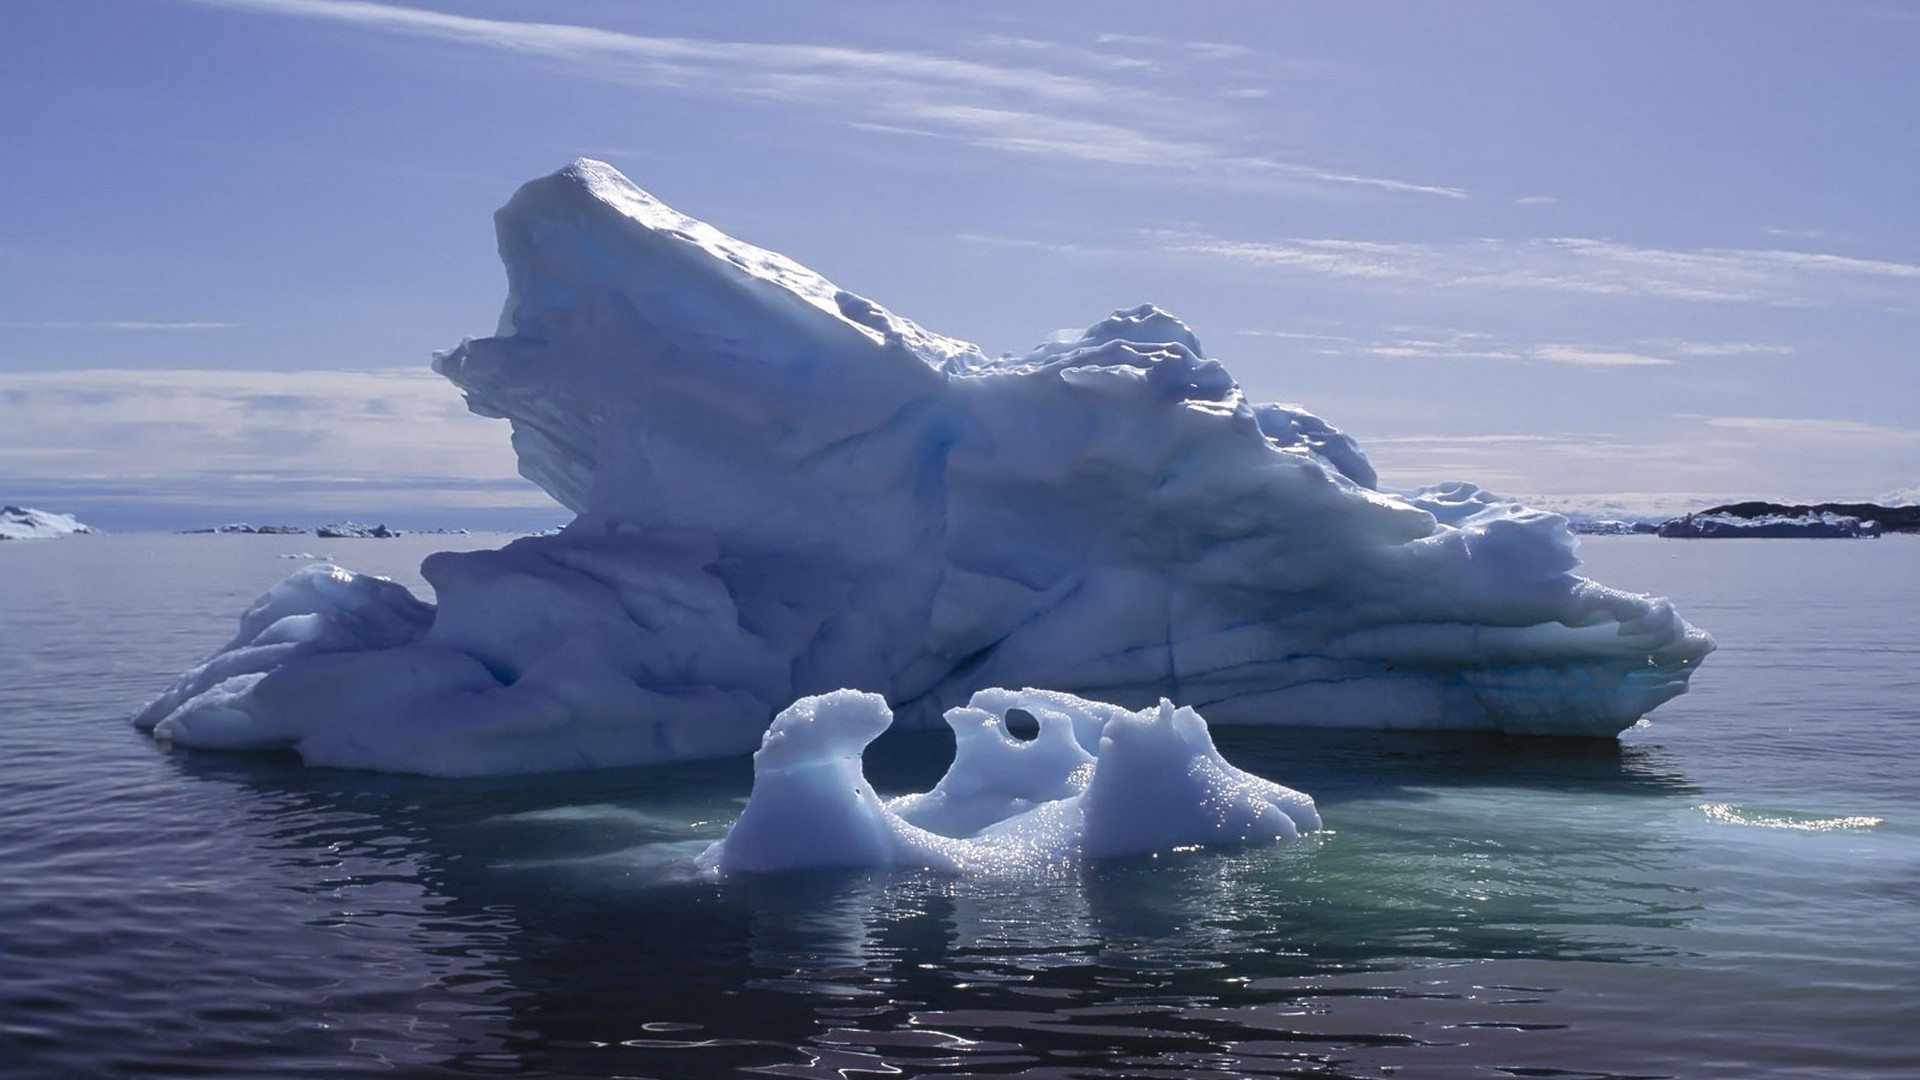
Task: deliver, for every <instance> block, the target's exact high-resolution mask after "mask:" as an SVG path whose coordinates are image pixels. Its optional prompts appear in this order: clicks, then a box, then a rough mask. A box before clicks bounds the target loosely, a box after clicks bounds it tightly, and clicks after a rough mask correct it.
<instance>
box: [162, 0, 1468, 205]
mask: <svg viewBox="0 0 1920 1080" xmlns="http://www.w3.org/2000/svg"><path fill="white" fill-rule="evenodd" d="M197 2H199V3H204V4H210V5H213V6H218V7H225V8H231V9H236V10H244V11H251V12H257V13H261V14H270V15H279V16H285V17H293V18H306V19H321V20H327V21H331V22H337V23H344V24H348V25H352V26H358V27H361V28H364V29H368V30H373V31H379V32H385V33H393V34H403V35H407V36H411V37H417V38H427V39H432V40H437V41H443V42H448V43H451V44H456V45H462V46H468V47H476V48H487V49H494V50H498V51H502V52H508V53H514V54H518V55H521V56H527V57H532V58H535V59H540V60H546V61H558V62H561V63H564V64H565V65H566V70H567V71H569V72H573V73H579V74H586V75H590V76H592V77H594V78H598V79H601V80H603V81H608V82H615V83H621V84H626V85H639V86H645V87H649V88H655V89H665V90H670V91H676V92H683V93H690V94H708V95H723V96H730V97H734V98H741V99H749V100H756V101H763V102H780V103H793V102H800V103H804V104H806V105H808V106H810V107H812V108H815V109H825V110H827V111H829V113H830V114H831V115H833V116H834V118H836V119H838V120H840V121H842V122H844V123H848V124H852V125H855V126H857V127H858V128H859V129H861V130H865V131H871V132H875V133H880V134H902V135H914V136H923V137H924V136H933V137H939V138H945V139H952V140H956V141H959V142H962V143H965V144H967V145H969V146H974V147H978V148H981V149H986V150H992V151H997V152H1000V153H1008V154H1022V155H1043V156H1053V157H1058V158H1063V159H1068V160H1073V161H1079V162H1087V163H1093V164H1105V165H1118V166H1137V165H1142V164H1153V165H1156V166H1168V165H1173V166H1177V172H1178V173H1179V175H1181V176H1183V177H1187V178H1191V177H1194V176H1199V177H1202V178H1204V179H1206V180H1208V181H1209V182H1216V183H1223V184H1237V185H1243V186H1244V185H1248V184H1272V183H1273V182H1275V181H1276V180H1287V181H1292V183H1291V184H1290V185H1287V186H1285V187H1282V188H1278V189H1275V190H1277V191H1280V192H1286V193H1291V194H1294V195H1299V196H1303V197H1310V196H1312V195H1314V194H1316V193H1326V192H1330V191H1374V192H1385V193H1390V194H1397V195H1413V196H1427V197H1438V198H1446V199H1464V198H1467V196H1468V193H1467V192H1466V191H1465V190H1464V189H1461V188H1458V187H1453V186H1448V185H1441V184H1426V183H1419V182H1415V181H1411V180H1406V179H1401V178H1394V177H1380V176H1370V175H1366V174H1363V173H1360V172H1355V171H1351V170H1344V169H1337V168H1328V167H1324V166H1320V165H1314V164H1307V163H1301V162H1295V161H1287V160H1281V159H1279V158H1276V157H1274V156H1273V155H1270V154H1261V153H1249V152H1247V151H1246V150H1245V149H1244V148H1243V146H1242V144H1243V143H1244V142H1245V139H1246V137H1247V135H1248V134H1249V133H1248V132H1245V131H1239V130H1237V129H1235V127H1234V125H1233V122H1232V120H1231V118H1230V117H1221V116H1220V115H1219V110H1218V109H1217V107H1212V106H1208V105H1206V104H1204V103H1203V102H1196V101H1189V100H1186V99H1185V97H1184V96H1183V93H1182V91H1183V89H1184V88H1183V86H1182V85H1181V84H1182V82H1183V81H1184V80H1182V79H1179V78H1174V77H1172V76H1173V75H1175V74H1178V73H1177V72H1173V71H1172V68H1173V67H1178V66H1179V65H1171V64H1169V63H1168V62H1167V61H1168V58H1169V57H1172V58H1174V59H1178V60H1181V61H1183V62H1189V63H1200V64H1215V63H1218V62H1219V61H1220V60H1222V59H1227V58H1234V57H1240V56H1242V55H1244V54H1245V53H1246V51H1247V50H1245V49H1243V48H1242V47H1240V46H1234V45H1227V44H1220V43H1213V42H1189V43H1184V44H1176V47H1175V48H1173V49H1171V50H1163V52H1162V54H1161V55H1160V56H1157V57H1155V58H1153V59H1151V60H1143V59H1141V58H1137V57H1128V56H1126V55H1115V54H1113V53H1112V52H1111V51H1109V52H1107V53H1101V52H1100V51H1099V50H1097V49H1086V48H1080V47H1059V48H1049V47H1047V46H1048V43H1045V42H1039V41H1032V40H1028V39H1006V38H980V39H976V41H975V44H976V45H985V46H988V47H996V48H999V49H1001V50H1003V51H1004V50H1005V49H1006V48H1008V47H1014V46H1017V47H1018V50H1019V52H1020V54H1021V55H1023V56H1027V57H1034V58H1044V59H1048V60H1052V61H1056V62H1061V61H1064V62H1069V63H1077V64H1078V65H1079V66H1080V67H1081V68H1083V69H1085V72H1083V73H1069V72H1064V71H1051V70H1046V69H1043V68H1038V67H1034V66H1031V65H1009V64H1001V63H990V62H986V61H983V60H975V59H967V58H963V57H958V56H949V55H938V54H934V53H928V52H914V51H906V50H889V49H863V48H856V47H851V46H843V45H807V44H792V43H767V42H745V41H720V40H703V39H696V38H683V37H660V36H650V35H644V34H633V33H628V32H625V31H619V30H608V29H601V28H598V27H589V26H577V25H569V24H562V23H541V22H522V21H516V20H509V19H490V18H482V17H479V16H472V15H456V14H452V13H448V12H441V11H430V10H426V9H421V8H411V7H404V6H401V5H396V4H385V3H374V2H369V0H197ZM1094 41H1095V44H1096V45H1101V46H1108V47H1113V48H1119V47H1126V46H1131V45H1135V44H1137V43H1138V42H1137V39H1135V38H1133V37H1131V36H1128V35H1118V34H1105V35H1099V36H1097V37H1096V38H1095V39H1094ZM1163 67H1164V68H1167V69H1168V77H1167V78H1165V79H1163V80H1162V81H1160V82H1157V83H1155V84H1154V85H1153V86H1152V87H1151V88H1149V87H1147V86H1144V85H1139V84H1137V81H1136V80H1135V79H1134V78H1132V76H1136V75H1139V74H1140V73H1142V72H1158V71H1160V70H1161V69H1162V68H1163ZM1182 70H1185V69H1184V68H1182ZM1087 72H1090V73H1087ZM1112 74H1123V75H1127V76H1129V78H1127V79H1113V78H1106V77H1103V76H1106V75H1112ZM1208 127H1212V128H1215V129H1219V130H1216V131H1215V132H1214V134H1215V136H1216V137H1215V138H1214V139H1209V138H1207V137H1204V135H1202V134H1199V132H1201V130H1202V129H1204V128H1208ZM1147 175H1151V174H1147Z"/></svg>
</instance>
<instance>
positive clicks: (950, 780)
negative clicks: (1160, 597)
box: [700, 689, 1320, 873]
mask: <svg viewBox="0 0 1920 1080" xmlns="http://www.w3.org/2000/svg"><path fill="white" fill-rule="evenodd" d="M1014 709H1021V710H1024V711H1025V712H1027V713H1028V714H1029V715H1030V716H1032V717H1033V718H1034V719H1035V720H1037V721H1038V722H1039V731H1038V733H1037V734H1035V735H1034V736H1033V737H1032V738H1031V739H1024V740H1023V739H1021V738H1018V737H1016V736H1015V735H1014V734H1013V733H1012V732H1011V731H1009V730H1008V727H1007V717H1008V714H1009V713H1010V712H1011V711H1013V710H1014ZM946 720H947V724H948V726H949V727H951V728H952V729H953V734H954V741H955V752H954V760H953V764H952V766H950V767H949V768H948V770H947V773H946V775H945V776H943V777H941V778H940V782H939V783H938V784H937V785H935V787H934V788H933V790H932V791H928V792H925V793H923V794H917V795H903V796H899V797H896V798H893V799H886V800H883V799H881V797H880V796H879V794H878V793H877V792H875V791H874V789H873V785H871V784H869V783H868V782H867V778H866V775H865V773H864V772H863V771H862V770H861V765H860V757H861V752H862V751H863V750H864V749H865V748H866V746H867V744H868V743H870V742H872V741H873V740H874V739H875V738H878V737H879V735H880V733H881V732H883V731H885V730H886V729H887V727H888V726H889V725H890V724H892V722H893V714H892V712H891V711H890V710H889V709H888V708H887V703H886V700H885V699H884V698H882V697H881V696H880V695H878V694H871V693H862V692H860V691H855V690H836V691H833V692H831V693H827V694H820V695H816V696H812V697H807V698H803V699H801V700H800V701H797V702H795V703H794V704H793V705H792V706H791V707H789V708H787V709H786V710H784V711H782V712H781V713H780V715H779V716H777V717H775V718H774V721H773V725H772V726H771V727H769V728H768V729H767V733H766V735H765V737H764V738H763V739H762V740H761V743H760V749H759V750H758V751H757V752H756V753H755V754H754V755H753V794H752V796H751V797H750V798H749V799H748V801H747V805H746V808H745V809H744V810H742V811H741V813H740V820H739V821H738V822H736V823H735V824H734V826H733V828H732V829H731V830H729V831H728V833H727V835H726V837H725V838H724V839H722V840H720V841H718V842H717V843H715V844H714V845H713V846H712V847H710V848H708V849H707V851H706V854H705V855H703V856H702V857H701V860H700V861H701V864H702V865H703V866H705V867H708V868H710V869H713V870H718V871H720V872H723V873H738V872H749V873H760V872H769V871H782V870H801V869H808V868H813V867H890V866H897V867H916V868H922V869H929V870H936V871H940V872H943V873H982V872H988V873H991V872H997V871H1007V870H1020V869H1031V868H1033V867H1035V866H1038V865H1043V864H1047V863H1060V862H1069V861H1074V860H1078V859H1083V858H1101V857H1105V856H1112V855H1132V854H1143V853H1146V852H1156V851H1165V850H1169V849H1172V848H1176V847H1183V846H1189V845H1241V844H1251V843H1258V842H1263V841H1264V842H1269V843H1270V842H1273V841H1275V840H1290V839H1293V838H1295V837H1297V836H1299V835H1300V833H1302V832H1312V831H1314V830H1317V829H1319V828H1320V815H1319V813H1318V812H1317V811H1316V810H1315V809H1314V805H1313V800H1312V799H1311V798H1309V797H1308V796H1306V795H1303V794H1301V793H1300V792H1298V791H1294V790H1292V789H1291V788H1285V787H1281V786H1280V785H1279V784H1275V783H1272V782H1270V781H1267V780H1263V779H1261V778H1260V777H1258V776H1254V775H1253V774H1251V773H1247V772H1242V771H1241V770H1239V769H1236V768H1234V767H1233V766H1232V765H1229V764H1227V762H1226V760H1225V759H1224V758H1222V757H1221V756H1220V752H1219V751H1218V750H1216V749H1215V748H1214V745H1213V738H1212V736H1211V735H1210V734H1209V733H1208V731H1207V725H1206V722H1205V721H1204V720H1202V719H1201V718H1200V716H1199V715H1198V714H1197V713H1195V712H1194V711H1193V710H1192V709H1188V708H1179V709H1176V708H1174V707H1173V705H1172V704H1171V703H1170V702H1168V701H1167V700H1166V699H1164V698H1162V699H1161V701H1160V704H1159V705H1158V706H1156V707H1149V708H1147V709H1143V710H1141V711H1139V712H1132V711H1129V710H1127V709H1122V708H1120V707H1118V706H1114V705H1108V704H1104V703H1101V702H1096V701H1084V700H1081V699H1080V698H1076V697H1074V696H1072V695H1070V694H1061V693H1056V692H1051V691H1044V690H1024V691H1018V692H1016V691H1010V690H1000V689H990V690H982V691H980V692H978V693H976V694H974V695H973V698H972V700H971V701H969V702H968V703H967V704H966V705H964V706H960V707H956V708H953V709H949V710H948V711H947V714H946Z"/></svg>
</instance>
